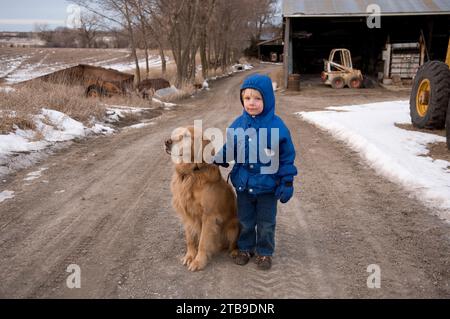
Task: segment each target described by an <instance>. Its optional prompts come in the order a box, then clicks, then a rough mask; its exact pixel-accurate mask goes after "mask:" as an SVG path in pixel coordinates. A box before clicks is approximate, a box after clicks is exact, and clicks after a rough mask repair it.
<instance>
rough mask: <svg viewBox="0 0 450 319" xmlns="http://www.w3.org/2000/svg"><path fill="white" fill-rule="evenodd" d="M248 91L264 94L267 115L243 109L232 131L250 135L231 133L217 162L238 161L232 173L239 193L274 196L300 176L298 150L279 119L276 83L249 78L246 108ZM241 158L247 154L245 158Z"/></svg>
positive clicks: (228, 134)
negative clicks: (284, 185)
mask: <svg viewBox="0 0 450 319" xmlns="http://www.w3.org/2000/svg"><path fill="white" fill-rule="evenodd" d="M248 88H251V89H255V90H258V91H259V92H260V93H261V95H262V98H263V102H264V109H263V112H262V113H261V114H259V115H256V116H251V115H250V114H248V113H247V112H246V111H245V109H243V114H242V115H241V116H239V117H238V118H237V119H236V120H235V121H234V122H233V123H232V124H231V125H230V129H234V130H237V129H242V130H241V132H242V131H245V133H246V134H245V135H244V134H243V135H241V136H240V135H239V134H236V133H234V134H233V130H231V131H230V129H227V142H226V144H225V145H224V147H223V148H222V150H221V151H220V152H219V153H218V154H217V155H216V157H215V159H216V161H220V162H222V163H223V162H230V161H232V160H235V161H236V163H235V165H234V167H233V169H232V171H231V182H232V183H233V185H234V187H235V188H236V190H237V191H241V192H243V191H248V192H249V193H251V194H256V195H257V194H265V193H272V192H275V190H276V188H277V187H278V185H280V184H281V183H286V182H292V181H293V179H294V176H295V175H297V169H296V168H295V166H294V159H295V150H294V146H293V144H292V140H291V135H290V132H289V129H288V128H287V127H286V125H285V124H284V122H283V121H282V120H281V118H279V117H278V116H276V115H275V95H274V93H273V86H272V80H271V79H270V78H269V77H268V76H266V75H260V74H254V75H251V76H249V77H248V78H246V79H245V81H244V83H243V84H242V86H241V92H240V96H241V103H242V105H244V103H243V100H242V91H243V90H245V89H248ZM271 129H275V130H271ZM276 129H278V130H276ZM234 132H236V131H234ZM265 132H266V133H267V134H265ZM277 133H278V134H277ZM277 135H278V138H277ZM238 136H240V137H243V138H238ZM272 139H273V141H272ZM231 141H234V143H231ZM252 143H254V144H252ZM233 144H234V145H233ZM250 146H251V147H250ZM231 149H232V150H231ZM249 150H250V151H249ZM244 151H245V153H244ZM255 153H256V154H255ZM240 154H242V155H244V154H245V158H244V157H243V156H240ZM224 156H226V157H225V158H224ZM224 159H226V160H225V161H224ZM276 163H277V164H278V165H276ZM274 165H275V166H274ZM274 168H275V169H274ZM261 169H263V170H261ZM267 171H268V172H269V173H267Z"/></svg>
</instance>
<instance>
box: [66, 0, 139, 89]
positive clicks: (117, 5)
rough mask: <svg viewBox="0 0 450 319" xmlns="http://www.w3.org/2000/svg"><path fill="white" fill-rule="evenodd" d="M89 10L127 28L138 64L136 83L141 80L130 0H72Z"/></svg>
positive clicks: (134, 22) (134, 23)
mask: <svg viewBox="0 0 450 319" xmlns="http://www.w3.org/2000/svg"><path fill="white" fill-rule="evenodd" d="M71 1H72V2H74V3H76V4H78V5H80V6H81V7H83V8H85V9H87V10H88V11H90V12H92V13H94V14H96V15H98V16H100V17H103V18H105V19H107V20H109V21H111V22H112V23H115V24H119V25H120V26H121V27H122V28H123V29H125V30H127V32H128V37H129V39H130V46H131V54H132V56H133V58H134V61H135V64H136V76H135V84H138V83H139V82H141V72H140V68H139V59H138V56H137V50H136V48H137V45H136V39H135V35H134V29H135V25H136V21H135V19H134V17H133V15H132V6H131V2H130V0H71Z"/></svg>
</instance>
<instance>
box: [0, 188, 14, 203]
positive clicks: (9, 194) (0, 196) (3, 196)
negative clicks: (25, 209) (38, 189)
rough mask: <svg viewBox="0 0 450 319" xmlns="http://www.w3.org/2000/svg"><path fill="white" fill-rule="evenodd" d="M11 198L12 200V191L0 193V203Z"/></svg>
mask: <svg viewBox="0 0 450 319" xmlns="http://www.w3.org/2000/svg"><path fill="white" fill-rule="evenodd" d="M11 198H14V192H12V191H3V192H0V203H1V202H3V201H5V200H7V199H11Z"/></svg>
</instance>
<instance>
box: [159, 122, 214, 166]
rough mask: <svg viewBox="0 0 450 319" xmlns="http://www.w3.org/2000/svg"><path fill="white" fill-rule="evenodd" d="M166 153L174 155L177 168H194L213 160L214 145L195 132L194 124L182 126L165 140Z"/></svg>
mask: <svg viewBox="0 0 450 319" xmlns="http://www.w3.org/2000/svg"><path fill="white" fill-rule="evenodd" d="M164 145H165V150H166V153H167V154H169V155H170V156H171V157H172V161H173V162H174V163H175V166H176V169H177V170H183V171H184V170H194V169H199V168H202V167H205V166H206V165H208V164H209V163H211V162H212V157H213V156H214V153H215V151H214V147H213V145H212V144H211V141H210V140H209V139H207V138H205V137H203V134H202V132H195V130H194V127H193V126H189V127H180V128H177V129H175V130H174V131H173V132H172V135H171V137H170V138H169V139H167V140H166V141H165V142H164Z"/></svg>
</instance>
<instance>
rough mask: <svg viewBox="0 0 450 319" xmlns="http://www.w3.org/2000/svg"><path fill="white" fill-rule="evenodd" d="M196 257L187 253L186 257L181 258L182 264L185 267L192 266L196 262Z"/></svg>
mask: <svg viewBox="0 0 450 319" xmlns="http://www.w3.org/2000/svg"><path fill="white" fill-rule="evenodd" d="M194 258H195V255H193V254H191V253H186V255H184V257H183V258H181V262H182V263H183V265H185V266H189V265H190V264H191V262H192V261H193V260H194Z"/></svg>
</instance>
